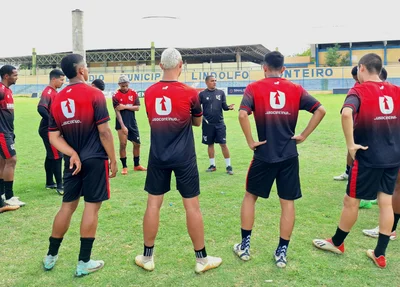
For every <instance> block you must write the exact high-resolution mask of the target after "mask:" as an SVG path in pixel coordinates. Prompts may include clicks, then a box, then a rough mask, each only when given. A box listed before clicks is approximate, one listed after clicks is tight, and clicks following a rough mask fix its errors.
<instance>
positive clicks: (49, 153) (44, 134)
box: [39, 129, 63, 159]
mask: <svg viewBox="0 0 400 287" xmlns="http://www.w3.org/2000/svg"><path fill="white" fill-rule="evenodd" d="M39 135H40V137H41V138H42V140H43V144H44V147H45V149H46V158H48V159H60V158H62V156H63V154H62V153H61V152H59V151H58V150H57V149H56V148H55V147H54V146H52V145H51V144H50V140H49V132H48V131H47V129H39Z"/></svg>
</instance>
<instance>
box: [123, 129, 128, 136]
mask: <svg viewBox="0 0 400 287" xmlns="http://www.w3.org/2000/svg"><path fill="white" fill-rule="evenodd" d="M122 132H123V133H124V135H126V136H127V135H128V132H129V131H128V128H127V127H122Z"/></svg>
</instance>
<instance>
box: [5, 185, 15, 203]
mask: <svg viewBox="0 0 400 287" xmlns="http://www.w3.org/2000/svg"><path fill="white" fill-rule="evenodd" d="M13 184H14V181H5V182H4V192H5V194H6V200H8V199H10V198H11V197H13V196H14V191H13Z"/></svg>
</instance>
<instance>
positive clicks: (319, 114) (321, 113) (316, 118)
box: [292, 106, 326, 144]
mask: <svg viewBox="0 0 400 287" xmlns="http://www.w3.org/2000/svg"><path fill="white" fill-rule="evenodd" d="M325 114H326V110H325V108H324V107H323V106H320V107H319V108H318V109H317V110H316V111H315V112H314V114H313V115H312V117H311V119H310V121H309V122H308V125H307V126H306V128H305V129H304V131H303V132H302V133H301V134H300V135H297V136H294V137H292V139H294V140H296V143H297V144H301V143H302V142H304V141H305V140H306V139H307V138H308V136H309V135H310V134H311V133H312V132H313V131H314V130H315V129H316V127H317V126H318V125H319V123H320V122H321V121H322V119H323V118H324V117H325Z"/></svg>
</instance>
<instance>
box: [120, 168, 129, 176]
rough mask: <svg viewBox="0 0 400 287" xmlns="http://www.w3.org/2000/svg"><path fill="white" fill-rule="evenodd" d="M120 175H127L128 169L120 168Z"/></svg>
mask: <svg viewBox="0 0 400 287" xmlns="http://www.w3.org/2000/svg"><path fill="white" fill-rule="evenodd" d="M121 174H122V175H127V174H128V168H127V167H124V168H122V171H121Z"/></svg>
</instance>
